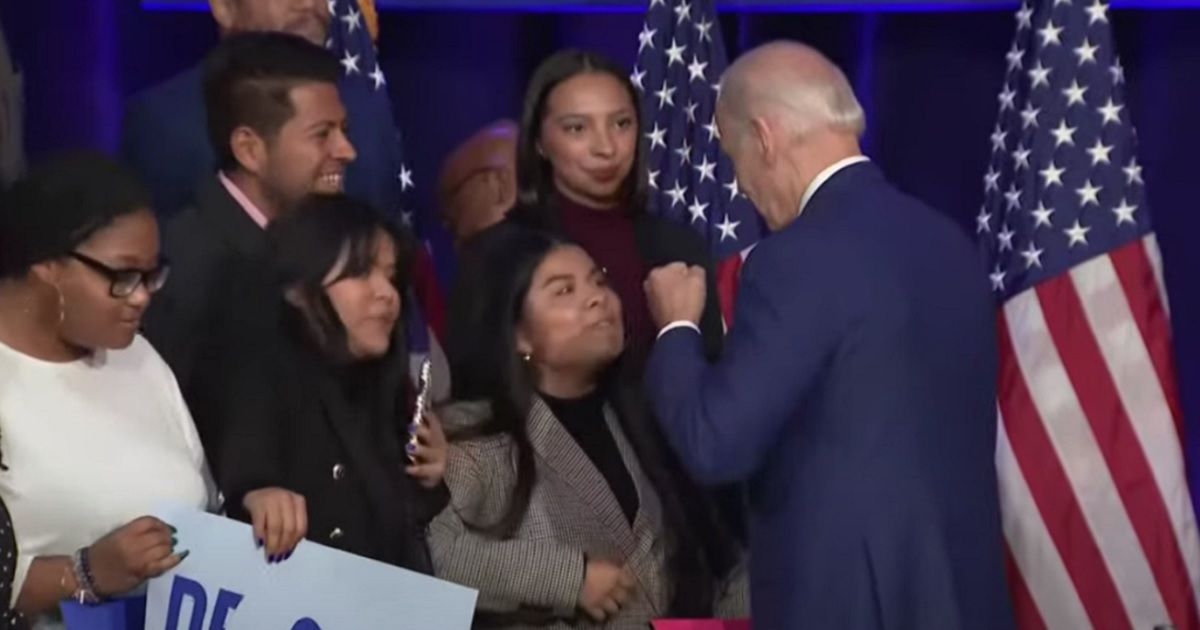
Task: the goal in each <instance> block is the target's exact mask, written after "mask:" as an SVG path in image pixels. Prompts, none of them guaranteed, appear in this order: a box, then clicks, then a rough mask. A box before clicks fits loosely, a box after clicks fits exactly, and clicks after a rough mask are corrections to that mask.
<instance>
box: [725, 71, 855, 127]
mask: <svg viewBox="0 0 1200 630" xmlns="http://www.w3.org/2000/svg"><path fill="white" fill-rule="evenodd" d="M747 65H749V64H747ZM756 74H757V75H760V76H753V75H756ZM764 75H765V76H764ZM719 107H722V108H723V109H724V111H725V112H727V113H728V114H729V115H730V116H731V117H733V118H734V121H735V122H739V123H746V122H749V120H750V119H752V118H754V117H756V116H763V115H771V117H772V118H775V119H776V120H777V121H778V122H779V123H781V124H782V125H784V126H786V127H787V128H788V130H789V131H791V132H792V133H793V134H794V135H797V136H804V135H806V134H808V133H809V132H811V131H813V130H815V129H819V128H833V129H840V130H844V131H848V132H851V133H853V134H855V135H856V136H860V137H861V136H862V134H863V133H864V132H865V131H866V127H867V122H866V114H865V113H864V112H863V108H862V105H860V104H859V102H858V98H857V97H856V96H855V95H854V90H853V89H852V88H851V87H850V82H849V81H848V80H846V75H845V74H843V73H842V71H841V70H840V69H839V68H838V67H837V66H835V65H833V64H832V63H830V64H828V67H827V68H824V71H822V72H796V71H792V70H791V69H787V68H779V67H772V68H768V69H766V70H765V71H764V72H757V73H755V72H750V71H748V68H747V66H743V65H741V64H738V63H735V64H734V65H733V66H730V68H729V70H727V71H726V73H725V76H724V77H722V83H721V94H720V97H719Z"/></svg>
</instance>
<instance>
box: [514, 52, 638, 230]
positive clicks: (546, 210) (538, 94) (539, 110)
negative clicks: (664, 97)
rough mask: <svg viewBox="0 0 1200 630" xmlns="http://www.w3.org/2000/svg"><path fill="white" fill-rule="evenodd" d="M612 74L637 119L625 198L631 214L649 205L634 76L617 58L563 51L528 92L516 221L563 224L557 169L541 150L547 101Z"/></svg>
mask: <svg viewBox="0 0 1200 630" xmlns="http://www.w3.org/2000/svg"><path fill="white" fill-rule="evenodd" d="M593 73H595V74H607V75H609V76H611V77H613V78H614V79H616V80H617V82H619V83H620V84H621V86H622V87H624V88H625V92H626V93H628V94H629V102H630V104H631V105H632V106H633V111H634V114H635V116H636V119H637V137H638V143H637V148H636V149H635V151H636V153H635V154H634V159H633V168H632V169H631V170H630V171H629V176H628V177H626V179H625V182H624V183H623V184H622V191H623V196H624V197H625V201H626V204H627V207H628V210H629V211H630V212H635V213H636V212H643V211H644V210H645V206H646V201H647V186H648V184H647V178H646V152H645V149H644V147H643V146H642V144H643V143H642V142H641V138H642V131H643V130H642V115H641V99H640V97H639V96H638V92H637V90H636V89H635V88H634V87H633V83H631V82H630V81H629V76H628V74H627V72H626V71H625V70H623V69H622V68H621V66H619V65H617V64H616V63H615V62H614V61H612V60H611V59H609V58H607V57H604V56H603V55H599V54H596V53H593V52H587V51H582V50H563V51H560V52H557V53H555V54H553V55H551V56H549V57H547V58H546V60H545V61H543V62H542V63H541V65H539V66H538V67H537V70H535V71H534V73H533V77H532V78H531V79H530V80H529V87H528V88H526V90H525V104H524V106H523V107H522V109H521V129H520V136H519V138H518V140H517V185H518V188H519V190H518V194H517V206H516V208H514V209H513V210H512V211H511V212H510V216H512V217H513V218H515V219H517V220H518V221H520V222H522V223H524V224H525V225H530V226H533V227H539V228H551V229H557V228H558V227H559V221H558V216H557V212H556V211H555V209H554V199H555V197H556V195H557V193H556V191H555V188H554V170H553V167H552V166H551V165H550V162H549V160H547V159H546V158H545V157H543V156H542V154H541V153H540V152H539V151H538V140H539V139H540V138H541V135H542V122H543V121H545V119H546V101H548V100H549V98H550V93H551V92H553V91H554V88H556V87H558V86H559V85H560V84H561V83H563V82H564V81H566V80H568V79H571V78H574V77H576V76H579V75H581V74H593Z"/></svg>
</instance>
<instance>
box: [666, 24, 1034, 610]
mask: <svg viewBox="0 0 1200 630" xmlns="http://www.w3.org/2000/svg"><path fill="white" fill-rule="evenodd" d="M722 85H723V90H722V94H721V98H720V101H719V102H718V105H717V121H718V125H719V127H720V131H721V138H722V140H721V144H722V146H723V147H724V148H725V149H726V151H727V152H728V153H729V155H730V156H731V157H732V158H733V162H734V165H735V167H736V170H737V176H738V181H739V182H740V184H741V187H742V190H744V191H745V192H746V194H748V195H749V196H750V198H751V199H752V200H753V201H754V203H755V205H756V206H757V207H758V210H759V212H760V213H761V214H762V216H763V217H764V218H765V219H766V222H767V224H768V225H769V226H770V227H771V230H772V232H773V233H772V235H771V236H769V237H767V238H766V239H764V240H763V241H762V242H761V243H759V245H758V247H757V248H756V249H755V250H754V252H753V253H752V254H751V255H750V257H749V259H748V260H747V261H746V265H745V267H744V269H743V275H742V280H741V287H740V290H739V293H738V298H737V299H738V302H737V307H736V310H735V316H734V323H733V327H732V329H731V330H730V333H729V337H728V339H727V341H726V350H725V353H724V356H723V357H722V358H721V360H720V361H719V362H717V363H715V364H709V363H707V362H705V360H704V353H703V344H702V342H701V337H700V335H699V334H697V332H698V329H697V327H696V322H698V321H699V318H700V313H701V311H702V308H703V305H704V272H703V270H700V269H695V268H687V267H684V266H683V265H672V266H668V267H664V268H660V269H657V270H655V271H653V272H652V273H651V275H650V277H649V279H648V280H647V282H646V289H647V293H648V296H649V301H650V308H651V311H652V313H653V314H654V317H655V319H656V321H657V322H658V324H659V326H660V328H661V331H662V332H661V333H660V337H659V341H658V343H657V344H656V346H655V348H654V351H653V354H652V357H651V359H650V363H649V366H648V371H647V380H648V383H647V384H648V389H649V393H650V396H651V397H652V399H653V402H654V407H655V411H656V415H657V417H658V419H659V421H660V423H661V424H662V426H663V429H664V432H665V433H666V435H667V437H668V439H669V441H670V442H671V444H672V446H673V447H674V449H675V451H676V452H677V453H678V455H679V456H680V458H681V459H682V460H683V462H684V464H685V465H686V466H687V468H688V469H689V470H690V471H691V473H692V474H693V475H694V476H695V477H696V478H697V479H698V480H699V481H701V482H705V483H711V484H717V483H727V482H735V481H749V483H750V535H751V572H752V580H751V597H752V608H753V611H754V626H755V627H756V628H764V629H769V630H802V629H808V628H814V629H820V630H824V629H832V628H837V629H838V630H850V629H856V630H857V629H862V630H867V629H871V630H874V629H879V628H888V629H889V630H900V629H911V630H951V629H970V630H991V629H996V630H999V629H1003V628H1011V627H1012V626H1013V621H1012V612H1011V605H1010V602H1009V598H1008V594H1007V593H1008V591H1007V589H1006V586H1005V582H1004V570H1003V549H1002V538H1001V531H1000V515H999V504H998V499H997V485H996V473H995V469H994V465H993V459H994V458H993V454H994V451H995V443H996V406H995V379H996V362H997V359H996V349H995V346H996V343H995V334H996V332H995V331H996V328H995V321H994V311H995V306H994V303H993V301H992V298H991V295H990V292H989V290H988V286H987V283H986V278H985V274H984V271H983V269H982V267H981V263H980V262H979V259H978V258H977V257H976V254H975V250H974V248H973V247H972V245H971V243H970V240H969V239H968V238H967V236H966V235H965V234H963V233H962V232H961V230H960V229H959V228H958V227H957V226H956V225H955V224H954V223H952V222H951V221H950V220H949V219H947V218H946V217H944V216H942V215H940V214H939V213H938V212H936V211H934V210H933V209H931V208H929V207H928V206H926V205H925V204H923V203H921V202H919V201H917V200H915V199H913V198H911V197H908V196H906V195H904V194H903V193H901V192H900V191H898V190H897V189H895V188H894V187H893V186H892V185H890V184H889V183H888V182H887V180H886V179H885V178H884V176H883V174H882V173H881V172H880V171H879V169H877V168H876V167H875V166H874V165H872V164H871V162H870V161H869V160H868V159H867V158H865V157H863V155H862V153H861V150H860V148H859V137H860V135H861V134H862V132H863V130H864V128H865V123H864V116H863V111H862V108H861V106H860V105H859V104H858V101H857V99H856V98H855V96H854V93H853V90H852V89H851V88H850V85H849V83H848V82H847V80H846V78H845V76H844V75H843V74H842V72H841V71H840V70H839V69H838V68H837V67H836V66H834V65H833V64H832V63H830V62H829V61H828V60H827V59H825V58H824V57H823V56H821V54H820V53H818V52H817V51H815V50H813V49H811V48H808V47H806V46H802V45H799V44H795V43H775V44H769V45H766V46H763V47H761V48H758V49H756V50H754V51H751V52H750V53H747V54H746V55H744V56H743V57H742V58H740V59H739V60H738V61H737V62H736V63H734V64H733V65H732V66H730V68H729V70H728V71H727V72H726V75H725V77H724V78H723V81H722Z"/></svg>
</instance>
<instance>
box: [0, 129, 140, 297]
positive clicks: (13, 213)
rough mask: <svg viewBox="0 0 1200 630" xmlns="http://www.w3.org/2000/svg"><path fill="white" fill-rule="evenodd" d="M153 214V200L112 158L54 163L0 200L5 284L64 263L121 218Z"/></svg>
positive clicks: (81, 156) (72, 156)
mask: <svg viewBox="0 0 1200 630" xmlns="http://www.w3.org/2000/svg"><path fill="white" fill-rule="evenodd" d="M149 210H151V201H150V194H149V193H148V192H147V191H146V189H145V188H144V187H143V186H142V185H141V183H139V182H138V179H137V177H136V176H135V175H134V174H133V173H132V172H131V171H130V170H129V169H127V168H126V167H124V166H122V165H121V164H118V163H117V162H116V161H114V160H112V159H111V158H109V157H108V156H106V155H104V154H102V153H97V152H92V151H73V152H70V153H65V154H61V155H59V156H56V157H54V158H51V159H50V160H48V161H46V162H44V163H42V164H40V165H38V166H36V167H34V169H33V170H32V171H30V172H29V174H28V175H27V176H26V177H24V178H23V179H21V180H19V181H17V182H16V183H15V184H14V185H13V186H12V188H10V189H9V190H8V191H7V192H6V193H5V194H4V195H3V197H2V199H0V279H8V278H18V277H21V276H24V275H25V274H26V273H27V272H28V271H29V268H30V267H32V266H33V265H35V264H37V263H40V262H45V261H48V260H55V259H58V258H63V257H65V256H67V255H69V254H70V253H71V252H72V251H74V250H75V249H76V248H77V247H79V245H80V244H81V243H83V242H84V241H86V240H88V239H89V238H91V237H92V235H93V234H95V233H96V232H98V231H99V230H101V229H103V228H104V227H106V226H108V225H109V224H111V223H112V222H113V221H114V220H116V219H117V218H118V217H121V216H124V215H127V214H133V213H135V212H139V211H149Z"/></svg>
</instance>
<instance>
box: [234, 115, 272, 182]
mask: <svg viewBox="0 0 1200 630" xmlns="http://www.w3.org/2000/svg"><path fill="white" fill-rule="evenodd" d="M229 148H230V150H231V151H233V157H234V159H236V160H237V163H238V165H240V166H241V167H242V169H243V170H245V171H246V172H248V173H252V174H254V175H262V174H263V173H264V172H265V171H266V166H267V143H266V141H265V140H263V137H262V136H260V135H258V132H256V131H254V130H253V129H251V128H249V127H246V126H241V127H238V128H237V129H234V130H233V133H231V134H229Z"/></svg>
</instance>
